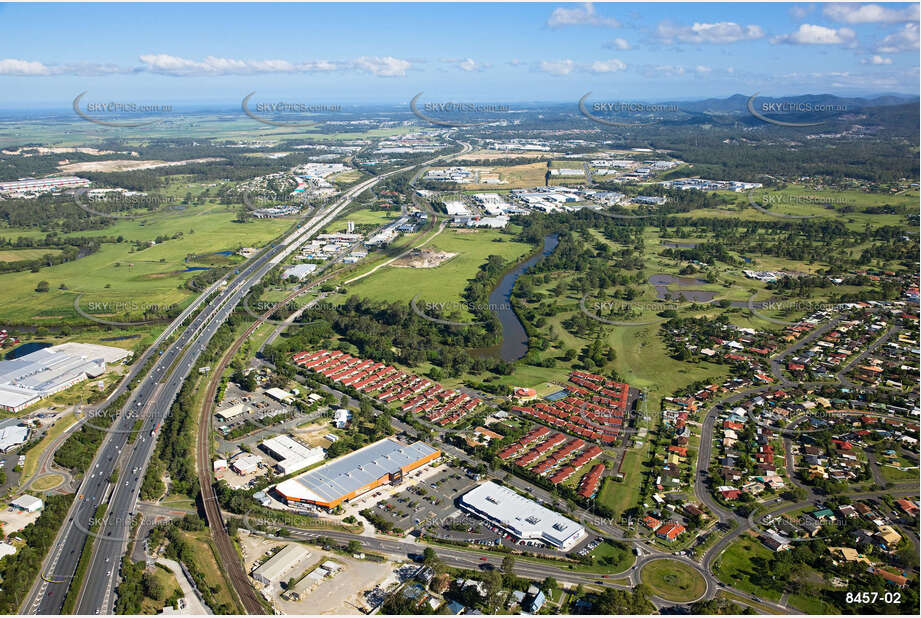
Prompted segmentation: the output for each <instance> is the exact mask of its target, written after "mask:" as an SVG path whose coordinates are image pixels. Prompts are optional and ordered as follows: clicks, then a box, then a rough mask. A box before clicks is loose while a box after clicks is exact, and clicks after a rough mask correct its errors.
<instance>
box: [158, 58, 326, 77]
mask: <svg viewBox="0 0 921 618" xmlns="http://www.w3.org/2000/svg"><path fill="white" fill-rule="evenodd" d="M140 60H141V63H142V64H143V70H145V71H149V72H151V73H160V74H162V75H172V76H174V77H188V76H195V75H252V74H256V73H308V72H317V71H337V70H341V69H343V68H344V66H343V64H342V63H339V62H331V61H328V60H315V61H308V62H300V63H293V62H289V61H287V60H239V59H236V58H218V57H215V56H207V57H206V58H204V59H203V60H191V59H189V58H181V57H178V56H171V55H169V54H144V55H143V56H141V57H140Z"/></svg>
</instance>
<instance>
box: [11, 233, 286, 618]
mask: <svg viewBox="0 0 921 618" xmlns="http://www.w3.org/2000/svg"><path fill="white" fill-rule="evenodd" d="M279 247H280V245H276V246H275V247H272V248H270V249H269V250H267V251H264V252H262V253H261V254H259V255H258V256H257V257H255V258H253V259H252V260H251V261H250V262H249V263H247V265H246V266H245V267H244V268H243V269H241V272H240V274H239V276H238V277H237V278H236V279H235V280H234V281H233V282H232V283H231V284H230V285H228V286H227V288H225V289H224V290H223V291H221V292H220V293H218V295H217V296H216V297H215V298H214V299H213V300H212V301H211V302H210V303H208V304H207V305H206V306H205V307H204V308H203V309H202V311H201V312H200V313H199V314H198V315H197V316H196V317H195V318H194V319H193V320H192V322H191V323H190V324H189V325H188V326H186V327H184V329H183V332H182V334H181V335H180V336H179V337H178V338H177V339H176V341H174V342H173V343H171V344H169V345H168V346H167V347H166V348H165V349H164V350H163V351H162V354H160V353H159V352H158V350H159V349H160V347H161V345H162V344H163V342H164V341H165V340H167V339H168V338H169V337H171V336H172V335H173V334H174V333H176V332H178V331H179V329H181V328H183V324H184V322H186V320H188V318H189V317H190V316H191V314H192V313H193V312H194V311H195V310H196V309H198V307H200V306H202V305H203V304H204V301H205V300H207V299H208V298H209V297H210V296H211V295H212V294H213V293H214V292H215V291H216V290H218V288H219V285H220V282H216V283H215V284H213V285H212V286H211V287H209V288H208V289H207V290H206V291H205V292H204V293H203V294H201V295H200V296H199V297H198V298H197V299H196V300H195V301H193V303H192V304H190V305H189V307H187V308H186V309H185V310H184V311H183V312H182V313H181V314H180V316H179V317H178V318H176V320H174V321H173V322H172V323H171V324H170V325H169V326H168V327H167V328H166V329H165V330H164V332H163V333H161V335H160V336H159V337H158V338H157V340H156V341H155V344H154V345H152V346H151V347H150V348H149V349H148V351H147V352H145V353H144V355H142V357H141V358H140V359H139V360H138V361H137V362H136V364H135V366H134V367H133V369H132V371H131V372H129V376H127V377H126V379H125V380H123V382H122V384H120V386H119V389H118V390H116V391H115V392H113V394H112V395H110V397H109V398H108V399H107V400H106V404H108V403H109V402H111V401H112V399H113V398H114V397H116V396H117V394H118V393H119V392H120V391H124V390H125V389H126V388H127V386H128V384H129V383H130V379H129V378H131V379H133V377H135V376H136V374H137V373H138V372H140V370H141V369H142V368H143V367H144V365H145V363H146V362H147V359H149V358H150V357H151V356H153V355H154V354H159V358H158V361H157V363H156V364H155V366H154V367H153V369H152V370H151V371H150V373H148V375H146V376H144V377H143V379H142V380H141V382H140V384H139V385H138V387H137V389H136V390H135V392H134V394H132V395H131V396H130V397H129V399H128V402H127V403H126V404H125V407H124V408H123V411H122V412H121V413H120V414H119V416H118V417H117V418H116V420H115V421H113V423H112V425H111V426H110V428H109V430H108V432H107V435H106V438H105V440H104V441H103V444H102V445H101V447H100V449H99V451H98V453H97V455H96V457H95V459H94V460H93V462H92V463H91V464H90V469H89V471H88V472H87V473H86V474H85V475H84V479H83V483H82V485H81V487H80V489H79V490H78V494H77V497H76V499H75V501H74V505H73V506H72V507H71V513H70V514H69V517H68V520H67V522H66V523H65V525H64V526H63V527H62V530H61V531H60V532H59V534H58V538H57V541H56V543H55V545H54V547H53V548H52V550H51V552H49V556H48V557H47V558H46V566H45V568H44V569H43V572H42V575H43V576H42V577H41V578H40V580H39V581H37V582H36V583H35V585H34V587H33V590H32V592H31V594H30V595H29V596H28V597H27V600H26V603H25V607H24V608H23V609H24V610H25V612H26V613H35V614H58V613H60V610H61V608H62V606H63V602H64V598H65V596H66V594H67V590H68V588H69V587H70V582H71V580H72V579H73V576H74V572H75V570H76V566H77V561H78V559H79V556H80V552H81V551H82V549H83V546H84V544H85V541H86V538H87V536H88V530H89V529H90V527H91V524H92V520H93V518H94V517H95V512H96V508H97V506H98V505H99V504H100V503H102V502H104V500H103V496H104V495H105V494H106V492H107V491H108V490H109V483H108V478H109V477H110V475H111V473H112V471H113V470H114V469H115V467H116V461H117V460H118V459H119V457H121V453H122V451H123V449H125V448H126V446H127V444H128V436H129V435H130V434H131V433H132V432H133V429H134V424H135V422H136V421H137V420H138V419H139V418H144V424H143V427H142V429H141V431H140V432H139V436H138V437H137V439H136V440H135V442H134V444H133V445H131V446H130V448H129V450H131V451H133V452H135V453H138V452H139V453H140V456H138V457H132V456H129V457H128V458H127V459H128V461H129V462H133V463H131V467H128V468H127V469H123V470H122V473H127V472H129V471H130V470H131V469H132V467H133V466H135V465H138V466H139V470H138V473H137V479H136V480H135V479H134V476H131V477H130V479H125V478H124V474H123V475H122V476H121V477H120V479H119V483H120V485H119V486H117V487H116V488H115V489H116V491H115V495H114V499H113V501H112V504H111V505H110V510H111V512H112V513H113V514H114V515H111V516H107V517H106V518H104V520H103V524H102V527H101V529H100V531H99V532H98V533H97V536H98V537H100V538H99V541H100V543H99V544H98V547H97V549H96V552H97V553H98V554H100V555H101V557H99V558H97V557H96V556H94V559H93V561H92V564H93V566H94V567H95V571H93V570H92V569H91V574H92V575H93V576H94V577H95V582H96V583H97V584H102V588H101V589H100V591H99V592H98V594H97V597H96V601H97V602H98V603H99V605H97V606H96V607H94V608H92V610H93V611H86V612H84V613H95V610H96V609H100V610H101V603H102V600H103V597H104V596H105V588H106V587H111V583H110V582H111V581H112V577H113V576H112V575H106V573H107V572H108V571H109V570H110V569H111V570H112V571H113V573H117V568H112V567H113V566H115V567H117V566H118V565H117V562H118V559H119V556H120V553H119V550H120V548H121V547H122V545H123V542H122V540H121V539H123V538H125V537H126V536H127V534H126V532H125V531H126V530H128V527H129V517H130V512H131V511H132V510H133V502H132V501H130V500H129V499H126V496H130V494H134V495H135V496H136V494H137V492H138V491H140V484H141V481H142V480H143V472H144V469H146V461H148V460H149V457H150V454H151V453H152V452H153V448H154V440H153V439H152V436H151V432H153V431H154V430H155V429H156V428H158V427H159V424H160V422H162V419H163V418H164V417H165V415H166V414H167V413H168V411H169V406H170V404H171V402H172V399H173V398H174V397H175V394H176V392H178V387H179V386H181V383H182V380H183V379H184V377H185V374H186V373H187V372H188V370H189V368H190V367H191V359H192V357H193V356H194V357H195V358H197V355H198V354H199V353H200V352H201V350H202V347H203V346H201V345H196V346H193V347H191V348H190V349H189V350H188V351H187V352H186V354H185V355H184V356H183V354H182V353H183V350H184V349H185V348H186V346H188V345H189V344H190V343H192V342H193V341H194V340H195V338H196V336H197V335H198V334H199V332H200V331H201V329H202V328H203V327H205V326H207V325H209V318H211V317H213V316H214V315H215V313H222V314H223V316H224V318H226V315H227V314H228V313H229V311H228V309H227V305H226V301H227V300H228V299H229V298H232V297H234V296H235V295H236V296H239V294H238V292H235V290H240V289H246V290H248V289H249V286H248V285H245V283H246V281H247V280H248V278H249V277H251V276H252V274H253V273H254V272H256V271H257V269H258V270H261V269H263V268H265V265H266V264H268V263H269V259H270V258H271V257H272V256H273V255H275V254H276V253H277V252H278V250H279ZM241 285H242V287H241ZM208 328H209V329H210V331H206V332H205V333H202V335H203V336H205V335H207V337H208V339H210V334H213V332H214V331H215V330H216V326H214V325H213V324H212V325H211V326H209V327H208ZM208 332H210V334H207V333H208ZM176 361H180V364H179V365H178V366H177V367H176V368H175V369H176V370H175V371H173V372H172V373H170V368H171V367H172V366H173V365H174V363H176ZM182 363H184V365H183V364H182ZM167 375H169V376H170V377H169V379H168V381H167V383H166V386H167V388H164V389H162V390H161V391H160V396H159V397H157V398H156V399H154V397H153V395H154V394H155V389H157V386H158V384H160V382H161V381H162V380H163V379H164V377H165V376H167ZM145 404H146V405H145ZM101 407H102V406H101ZM140 410H143V411H146V415H142V414H141V413H139V412H138V411H140ZM84 422H89V421H84ZM142 459H143V461H142ZM141 464H143V465H141ZM126 480H127V482H128V483H129V485H128V486H127V487H126V486H124V485H123V484H121V483H123V482H125V481H126ZM115 499H117V502H116V500H115ZM116 509H117V510H116ZM100 550H101V551H100ZM106 558H108V561H106V560H105V559H106ZM113 563H114V564H113ZM106 578H108V580H106ZM86 580H87V581H89V582H93V581H94V580H93V579H92V578H91V577H89V576H88V577H87V578H86ZM78 607H79V605H78Z"/></svg>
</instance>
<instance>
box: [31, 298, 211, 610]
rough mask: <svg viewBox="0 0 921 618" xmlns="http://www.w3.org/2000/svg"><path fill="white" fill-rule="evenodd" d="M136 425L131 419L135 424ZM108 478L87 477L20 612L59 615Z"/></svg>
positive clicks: (139, 395)
mask: <svg viewBox="0 0 921 618" xmlns="http://www.w3.org/2000/svg"><path fill="white" fill-rule="evenodd" d="M217 286H218V284H217V283H215V284H214V285H212V286H211V287H209V288H208V289H207V290H205V292H204V293H202V295H201V296H199V297H198V298H197V299H196V300H195V301H193V302H192V303H191V304H190V305H189V306H188V307H187V308H186V309H185V310H184V311H183V312H182V313H181V314H180V315H179V316H178V317H177V318H176V319H175V320H174V321H173V322H172V323H171V324H170V325H169V326H167V327H166V329H164V331H163V332H162V333H161V334H160V335H159V336H158V337H157V339H156V340H155V341H154V343H153V345H151V346H150V348H148V350H147V351H146V352H144V354H142V355H141V357H140V358H139V359H138V360H137V361H135V363H134V366H133V367H132V368H131V370H130V371H129V372H128V373H127V375H126V376H125V377H124V378H123V379H122V381H121V382H120V383H119V385H118V386H117V387H116V389H115V390H114V391H113V392H112V393H111V394H110V395H109V396H108V397H107V398H106V399H105V401H103V402H102V403H101V404H100V405H99V406H98V407H97V411H99V412H101V411H102V410H105V409H106V408H107V407H108V406H109V404H111V402H112V401H113V400H114V399H116V398H117V397H119V396H120V395H121V394H122V393H124V392H125V391H126V390H127V388H128V386H129V384H130V383H131V382H132V381H133V380H134V379H135V378H136V377H137V376H138V374H139V373H140V371H141V370H142V369H143V368H144V367H145V365H146V364H147V362H148V360H149V359H150V358H151V357H152V356H153V355H154V354H156V353H157V350H158V349H159V347H160V346H161V345H162V343H163V342H164V341H165V340H167V339H168V338H169V337H171V336H172V335H173V333H174V332H175V331H176V330H177V329H178V328H179V327H180V326H181V325H182V323H183V322H184V321H185V320H186V319H188V317H189V316H190V315H191V314H192V313H193V312H194V311H195V310H196V309H197V308H198V307H199V306H201V304H202V303H203V302H204V300H205V299H206V298H207V297H208V296H210V294H211V293H213V292H214V291H215V290H216V289H217ZM150 388H151V387H150V385H149V384H146V383H144V382H142V384H141V386H140V389H139V390H138V391H137V392H136V393H135V394H134V395H132V396H131V397H129V399H128V402H127V404H126V408H129V407H130V406H132V405H136V402H137V401H143V397H144V396H145V395H147V394H149V389H150ZM88 420H89V419H88V417H84V419H82V420H81V421H79V422H78V423H77V424H82V423H85V422H88ZM133 422H134V421H133V420H132V421H131V424H132V425H133ZM119 423H120V422H119V421H118V420H116V421H114V422H113V426H114V427H115V428H116V429H117V428H119ZM77 424H75V429H74V430H76V425H77ZM129 429H130V428H129ZM110 435H112V434H110ZM123 435H127V434H123ZM120 449H121V446H120V445H119V444H114V443H110V441H109V440H106V441H105V442H104V444H103V448H101V449H100V451H99V452H98V453H97V455H96V457H95V458H94V459H93V461H92V462H91V463H90V470H91V471H92V470H97V469H98V468H97V464H99V463H100V462H106V461H109V460H110V459H114V457H115V455H116V454H117V452H118V451H119V450H120ZM106 478H108V477H107V475H103V474H96V473H95V472H88V473H85V474H84V477H83V479H82V483H81V487H80V489H78V492H77V497H76V499H75V500H74V503H73V504H72V505H71V509H70V513H69V514H68V520H67V523H66V525H64V526H62V528H61V530H60V531H59V532H58V535H57V539H56V541H55V545H54V546H53V547H52V550H51V551H50V552H49V554H48V556H46V558H45V560H44V563H43V567H42V571H41V576H40V577H39V578H38V579H37V580H36V582H35V583H34V584H33V587H32V590H31V591H30V593H29V595H28V596H27V597H26V599H25V600H24V602H23V605H22V606H21V607H20V611H21V612H23V613H43V614H57V613H59V611H60V608H61V607H62V605H63V602H64V597H65V595H66V594H67V589H68V588H69V586H70V580H71V579H72V577H73V573H74V570H75V568H76V564H75V563H76V560H77V558H78V557H79V553H78V552H80V551H81V550H82V548H83V541H84V540H85V538H86V537H85V535H83V534H80V533H79V531H76V526H75V522H76V523H78V524H82V527H83V528H84V529H85V528H87V526H88V524H89V520H90V518H91V517H93V516H94V515H95V510H96V505H97V503H98V498H99V496H100V495H102V492H103V491H104V490H105V481H104V479H106ZM62 558H63V559H64V562H63V563H62V562H61V560H62Z"/></svg>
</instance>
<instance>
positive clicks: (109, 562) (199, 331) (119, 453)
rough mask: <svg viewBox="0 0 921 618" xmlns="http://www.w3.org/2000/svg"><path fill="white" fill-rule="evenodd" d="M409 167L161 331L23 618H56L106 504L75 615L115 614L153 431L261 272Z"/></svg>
mask: <svg viewBox="0 0 921 618" xmlns="http://www.w3.org/2000/svg"><path fill="white" fill-rule="evenodd" d="M468 150H469V146H466V145H465V146H464V150H463V151H462V152H466V151H468ZM445 156H453V155H442V156H440V157H436V158H435V159H432V160H431V161H429V162H427V163H431V162H433V161H435V160H438V159H441V158H444V157H445ZM412 167H415V166H410V167H406V168H401V169H398V170H394V171H391V172H388V173H386V174H382V175H380V176H376V177H374V178H371V179H369V180H366V181H364V182H361V183H359V184H358V185H356V186H354V187H352V188H351V189H349V190H348V191H347V192H346V193H345V194H344V195H343V196H342V197H341V199H340V200H339V201H338V202H336V203H335V204H334V205H333V206H332V207H330V208H328V209H326V210H324V211H323V212H318V213H314V215H313V216H312V217H311V219H310V220H309V221H308V222H306V223H304V224H303V225H301V226H299V227H298V228H297V229H295V230H294V231H293V232H291V233H290V234H289V235H288V236H287V237H286V238H284V239H283V240H282V241H281V242H280V243H277V244H275V245H273V246H271V247H269V248H268V249H266V250H264V251H262V252H261V253H260V254H259V255H257V256H256V257H254V258H252V259H250V260H249V261H248V262H246V264H245V266H244V267H243V268H241V269H240V270H239V272H238V274H236V276H235V277H234V278H233V279H232V280H231V281H229V282H228V283H227V285H226V287H224V288H223V289H220V284H221V283H222V282H218V283H216V284H214V285H212V286H211V287H209V288H208V290H206V291H205V292H204V293H203V294H201V295H200V296H199V297H198V298H197V299H196V300H195V301H193V303H192V304H191V305H190V306H189V307H187V308H186V310H185V311H183V313H182V314H181V315H180V316H179V317H178V318H177V319H176V320H174V321H173V322H172V323H171V324H170V325H169V326H168V327H167V328H166V329H165V330H164V332H163V333H162V334H161V335H160V337H158V339H157V341H156V343H155V345H153V346H151V348H150V349H149V350H148V351H147V352H146V353H145V354H144V355H143V357H142V358H141V359H138V361H137V362H136V364H135V366H134V368H133V369H132V372H131V374H130V377H131V378H133V377H135V376H136V375H137V373H138V372H139V371H140V370H141V368H143V367H144V364H145V363H146V361H147V360H148V359H149V358H150V357H151V355H153V354H159V358H158V360H157V363H156V365H155V366H154V367H153V369H152V371H150V373H149V374H148V375H146V376H143V378H142V380H141V382H140V384H139V385H138V387H137V388H136V389H135V391H134V392H133V393H132V394H131V396H130V397H129V399H128V401H127V403H126V404H125V407H124V408H123V409H122V411H121V412H120V413H119V415H118V417H117V418H116V420H115V421H114V422H113V423H112V425H111V427H110V428H109V429H108V431H107V435H106V438H105V440H104V441H103V444H102V445H101V447H100V448H99V450H98V452H97V455H96V457H95V458H94V460H93V462H92V463H91V464H90V468H89V470H87V472H86V474H85V475H84V479H83V482H82V484H81V486H80V489H79V490H78V492H77V498H76V500H75V501H74V504H73V506H72V507H71V511H70V513H68V519H67V521H66V523H65V525H64V526H62V529H61V530H60V531H59V533H58V537H57V539H56V541H55V544H54V546H53V548H52V550H51V551H50V552H49V554H48V556H47V557H46V559H45V562H44V564H43V569H42V574H41V577H40V578H39V579H38V580H37V581H36V582H35V584H34V585H33V588H32V590H31V591H30V594H29V595H28V596H27V598H26V599H25V601H24V604H23V606H22V607H21V610H22V611H23V613H28V614H59V613H60V611H61V609H62V607H63V603H64V599H65V597H66V595H67V591H68V589H69V588H70V586H71V582H72V580H73V578H74V575H75V570H76V567H77V563H78V561H79V558H80V555H81V552H82V551H83V547H84V545H85V543H86V540H87V537H88V536H89V535H90V534H91V533H90V528H91V527H92V524H93V521H94V518H95V515H96V509H97V507H98V506H99V505H100V504H107V513H106V515H105V516H104V517H102V520H101V524H100V525H99V530H98V531H97V532H95V533H93V536H94V537H95V543H94V545H93V547H92V552H93V553H92V558H91V560H90V565H89V568H88V570H87V573H86V574H85V576H84V577H83V580H82V589H81V590H80V593H79V597H78V601H77V605H76V608H77V609H76V611H77V613H79V614H97V613H101V614H110V613H113V612H114V606H115V589H116V587H117V583H118V575H119V566H120V560H121V556H122V555H123V554H124V551H125V548H126V545H127V543H128V537H129V536H130V532H131V519H132V516H133V514H134V511H135V507H136V504H137V499H138V494H139V492H140V487H141V483H142V482H143V478H144V474H145V472H146V469H147V465H148V463H149V461H150V457H151V456H152V454H153V451H154V448H155V444H156V441H155V438H156V432H157V430H158V429H159V428H160V425H161V423H162V422H163V419H164V418H165V417H166V415H167V414H168V413H169V409H170V407H171V406H172V403H173V401H174V400H175V398H176V396H177V394H178V393H179V391H180V389H181V388H182V384H183V382H184V381H185V379H186V378H187V377H188V374H189V372H190V371H191V369H192V367H193V366H194V365H195V364H196V362H197V360H198V357H199V355H200V354H201V352H202V351H203V350H204V348H205V346H206V345H207V344H208V342H209V341H210V340H211V338H212V337H213V336H214V334H215V332H217V330H218V328H220V326H221V325H222V324H223V323H224V321H225V320H226V319H227V317H228V316H229V315H230V313H231V312H232V311H234V309H235V308H236V307H237V305H238V304H239V303H240V301H241V300H242V299H243V298H244V297H245V296H246V294H247V293H248V292H249V291H250V289H252V287H253V286H254V285H256V284H257V283H258V282H259V281H260V280H261V279H262V277H264V276H265V274H266V273H268V272H269V271H270V270H271V269H272V268H274V267H275V266H277V265H278V264H280V263H281V262H282V261H284V259H285V258H287V257H288V256H289V255H290V254H291V253H293V252H294V251H296V250H297V249H298V247H299V246H300V245H301V244H303V243H304V242H305V241H307V240H308V239H309V238H310V237H312V236H313V235H315V234H316V233H318V232H319V231H320V230H321V229H322V228H323V227H324V226H326V225H327V224H328V223H330V222H331V221H333V220H334V219H335V218H336V217H337V216H338V215H339V214H340V213H341V212H342V211H343V210H344V209H345V208H346V207H347V206H348V205H349V204H350V203H351V201H352V200H353V199H354V198H355V197H356V196H357V195H358V194H360V193H361V192H362V191H364V190H366V189H368V188H370V187H372V186H374V185H375V184H377V183H378V182H380V181H381V180H382V179H384V178H386V177H388V176H391V175H394V174H398V173H401V172H404V171H406V170H407V169H412ZM218 290H219V291H218ZM215 293H217V295H216V296H215V297H214V298H213V300H211V301H210V302H208V303H207V304H205V301H206V300H207V299H208V298H209V297H210V296H212V295H213V294H215ZM199 308H201V311H200V313H199V314H198V315H196V316H195V317H194V319H192V321H191V322H190V323H189V324H188V325H186V324H185V322H186V321H187V320H188V319H189V318H190V316H191V315H192V314H193V313H194V312H195V311H196V310H197V309H199ZM174 334H178V335H179V336H178V337H177V338H176V340H175V341H173V342H172V343H170V344H168V345H166V346H165V348H164V347H163V344H164V342H166V341H167V340H168V339H169V338H170V337H171V336H173V335H174ZM161 349H162V353H161ZM129 383H130V379H128V378H126V380H124V381H123V382H122V384H120V385H119V390H118V391H116V392H115V393H113V394H112V396H110V398H109V399H108V400H107V402H109V401H111V400H112V399H114V398H115V397H117V396H118V394H120V393H121V392H124V390H125V389H126V388H127V387H128V385H129ZM138 419H143V425H142V427H141V429H140V431H139V432H137V433H138V435H137V438H136V439H135V440H134V441H133V442H131V443H129V436H130V435H131V434H132V433H133V429H134V425H135V422H136V421H137V420H138ZM116 469H118V470H119V474H118V479H117V482H116V483H114V484H113V483H110V482H109V479H110V478H111V476H112V472H113V470H116Z"/></svg>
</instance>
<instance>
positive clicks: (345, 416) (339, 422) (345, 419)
mask: <svg viewBox="0 0 921 618" xmlns="http://www.w3.org/2000/svg"><path fill="white" fill-rule="evenodd" d="M350 418H352V413H351V412H349V411H348V410H346V409H345V408H339V409H338V410H336V411H335V412H334V413H333V425H335V426H336V428H338V429H342V428H344V427H345V426H346V425H348V423H349V419H350Z"/></svg>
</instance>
